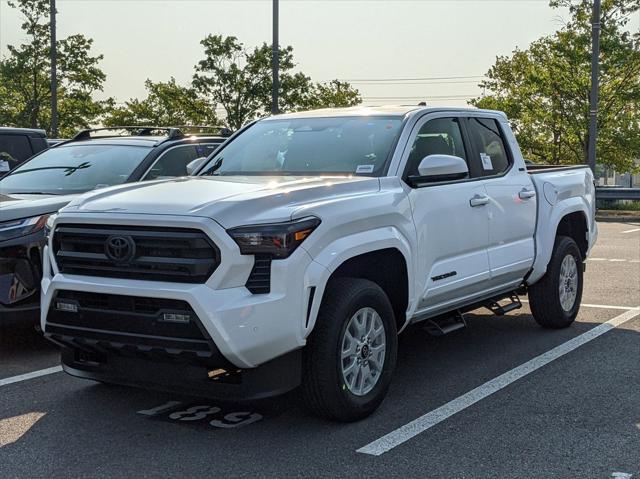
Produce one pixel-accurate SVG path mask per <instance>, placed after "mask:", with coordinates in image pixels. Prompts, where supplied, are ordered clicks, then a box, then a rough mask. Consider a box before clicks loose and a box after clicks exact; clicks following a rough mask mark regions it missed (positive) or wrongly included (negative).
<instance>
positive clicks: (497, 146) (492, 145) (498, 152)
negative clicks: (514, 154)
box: [469, 117, 509, 176]
mask: <svg viewBox="0 0 640 479" xmlns="http://www.w3.org/2000/svg"><path fill="white" fill-rule="evenodd" d="M469 134H470V136H471V141H472V142H473V145H474V146H475V149H476V151H477V152H478V155H479V158H474V159H473V161H474V163H476V165H478V167H477V168H476V169H477V171H478V172H479V174H478V175H476V176H493V175H499V174H501V173H504V172H505V171H507V169H508V168H509V155H508V154H507V149H506V147H505V142H504V140H503V138H502V132H501V130H500V125H499V124H498V122H497V121H496V120H493V119H490V118H473V117H472V118H469Z"/></svg>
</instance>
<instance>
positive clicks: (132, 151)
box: [0, 127, 231, 325]
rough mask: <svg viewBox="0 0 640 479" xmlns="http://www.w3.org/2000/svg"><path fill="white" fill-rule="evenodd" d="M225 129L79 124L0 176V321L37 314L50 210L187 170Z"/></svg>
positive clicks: (223, 136) (220, 139)
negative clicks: (75, 131) (72, 132)
mask: <svg viewBox="0 0 640 479" xmlns="http://www.w3.org/2000/svg"><path fill="white" fill-rule="evenodd" d="M211 130H215V133H217V134H211V133H207V131H211ZM230 134H231V132H230V131H229V130H227V129H225V128H222V129H221V128H219V127H180V128H156V127H121V128H109V129H107V128H100V129H93V130H84V131H81V132H80V133H78V134H77V135H76V136H75V137H74V138H73V139H71V140H68V141H63V142H61V143H59V144H56V145H54V146H52V147H51V148H49V149H48V150H45V151H42V152H41V153H39V154H37V155H36V156H34V157H33V158H31V159H30V160H28V161H25V162H24V163H22V164H21V165H20V166H18V167H17V168H15V169H14V170H12V171H11V172H10V173H8V174H7V175H6V176H4V177H2V179H0V325H1V324H2V323H3V321H4V320H6V319H13V318H15V319H19V320H34V319H36V318H38V316H39V307H40V294H39V290H40V288H39V286H40V279H41V276H42V271H41V264H42V248H43V246H44V243H45V240H44V230H45V226H46V223H47V219H48V218H49V216H50V215H51V214H52V213H55V212H56V211H58V210H59V209H60V208H62V207H63V206H65V205H66V204H67V203H69V202H70V201H71V200H72V199H73V198H74V197H75V196H77V195H79V194H81V193H85V192H87V191H91V190H95V189H98V188H104V187H107V186H114V185H119V184H123V183H129V182H134V181H146V180H159V179H164V178H171V177H176V176H186V175H187V174H188V171H187V165H189V163H192V162H194V160H196V159H198V158H202V157H206V156H208V155H209V154H210V153H212V152H213V151H214V150H215V149H216V148H218V146H219V145H220V144H221V143H222V142H223V141H225V139H226V137H227V136H229V135H230ZM189 169H191V167H190V168H189Z"/></svg>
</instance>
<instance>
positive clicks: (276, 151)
mask: <svg viewBox="0 0 640 479" xmlns="http://www.w3.org/2000/svg"><path fill="white" fill-rule="evenodd" d="M197 174H198V176H197V177H191V178H181V179H174V180H168V181H160V182H149V183H138V184H133V185H128V186H123V187H118V188H113V189H110V190H108V191H104V192H96V193H90V194H87V195H84V196H82V197H81V198H78V199H76V200H75V201H73V202H72V203H71V204H70V205H69V206H67V207H66V208H63V209H62V210H61V212H60V214H59V215H58V216H57V217H56V218H55V219H54V221H53V224H52V228H53V229H52V234H51V238H50V240H49V243H48V246H47V251H46V253H45V260H44V279H43V282H42V284H43V292H42V297H43V301H42V329H43V331H44V333H45V335H46V336H47V337H48V338H49V339H51V340H52V341H55V342H56V343H57V344H60V345H62V364H63V367H64V370H65V371H66V372H68V373H69V374H72V375H74V376H78V377H83V378H89V379H93V380H98V381H103V382H107V383H118V384H125V385H133V386H140V387H155V388H159V389H170V390H174V391H176V390H177V391H184V392H186V393H190V394H196V395H210V396H213V397H225V398H232V397H237V398H251V397H264V396H266V395H271V394H277V393H281V392H283V391H287V390H290V389H292V388H295V387H297V386H298V385H300V384H301V385H302V392H303V397H304V403H305V404H306V405H307V406H308V407H309V409H310V410H311V411H313V412H315V413H317V414H319V415H321V416H325V417H328V418H332V419H336V420H340V421H352V420H357V419H360V418H363V417H365V416H367V415H368V414H371V413H372V412H373V411H374V410H375V409H376V408H377V407H378V405H379V404H380V403H381V401H382V400H383V398H384V397H385V394H386V392H387V389H388V388H389V385H390V382H391V378H392V375H393V372H394V368H395V365H396V351H397V347H398V341H397V334H398V332H400V331H403V330H404V329H405V328H407V326H408V325H410V324H412V323H422V324H423V325H424V326H425V327H427V329H428V330H429V331H431V332H433V333H435V334H445V333H448V332H451V331H453V330H455V329H458V328H460V327H463V326H464V325H465V322H464V313H465V312H466V311H469V310H473V309H476V308H478V307H481V306H485V307H487V308H489V309H490V310H491V311H493V312H494V313H495V314H497V315H503V314H505V313H506V312H508V311H510V310H512V309H515V308H519V307H520V306H521V303H520V300H519V296H520V295H522V294H526V293H528V295H529V301H530V306H531V310H532V312H533V316H534V318H535V320H536V321H537V322H538V323H539V324H540V325H541V326H543V327H546V328H564V327H567V326H569V325H570V324H571V323H572V322H573V321H574V319H575V318H576V315H577V313H578V309H579V308H580V302H581V296H582V286H583V268H584V261H585V260H586V258H587V254H588V252H589V250H590V248H591V247H592V246H593V244H594V242H595V240H596V237H597V227H596V223H595V221H594V202H595V197H594V192H595V190H594V184H593V176H592V174H591V171H590V170H589V168H587V167H582V166H578V167H571V168H560V169H553V168H550V169H541V170H537V171H535V172H534V173H528V172H527V171H526V167H525V163H524V160H523V158H522V154H521V152H520V149H519V148H518V144H517V142H516V139H515V137H514V135H513V133H512V131H511V129H510V127H509V123H508V121H507V118H506V116H505V115H504V114H503V113H500V112H495V111H487V110H475V109H448V108H421V107H386V108H356V109H343V110H340V109H337V110H321V111H315V112H306V113H295V114H287V115H280V116H275V117H272V118H268V119H264V120H260V121H258V122H255V123H253V124H251V125H249V126H247V127H245V128H244V129H243V130H242V131H240V132H239V133H237V134H236V135H235V136H234V137H232V138H231V139H229V140H228V141H227V142H226V143H225V144H224V145H223V146H221V147H220V148H219V149H218V150H217V151H216V152H215V153H214V155H212V156H211V158H209V159H208V161H207V162H206V163H204V164H203V165H201V167H200V170H199V171H198V172H197ZM415 373H416V374H419V371H416V372H415Z"/></svg>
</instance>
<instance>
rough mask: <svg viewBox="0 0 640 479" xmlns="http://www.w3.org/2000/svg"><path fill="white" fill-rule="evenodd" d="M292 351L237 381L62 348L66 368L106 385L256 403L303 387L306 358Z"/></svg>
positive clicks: (185, 367)
mask: <svg viewBox="0 0 640 479" xmlns="http://www.w3.org/2000/svg"><path fill="white" fill-rule="evenodd" d="M301 352H302V351H301V350H297V351H293V352H291V353H288V354H285V355H284V356H281V357H279V358H276V359H274V360H272V361H270V362H268V363H265V364H263V365H262V366H260V367H258V368H255V369H245V370H242V371H238V370H235V371H233V372H234V380H233V381H229V382H226V381H224V380H216V379H214V378H213V377H212V372H213V371H212V370H211V369H209V368H207V367H203V366H199V365H193V364H178V363H174V362H170V363H163V362H157V361H154V360H151V359H141V358H130V357H124V356H120V355H100V354H78V350H77V349H74V348H72V347H63V348H62V366H63V369H64V370H65V372H67V373H68V374H70V375H72V376H76V377H80V378H84V379H92V380H94V381H100V382H105V383H112V384H120V385H123V386H133V387H138V388H144V389H153V390H159V391H168V392H173V393H179V394H187V395H190V396H199V397H207V398H215V399H219V400H231V401H241V400H254V399H262V398H266V397H271V396H277V395H280V394H284V393H286V392H288V391H291V390H292V389H295V388H296V387H297V386H299V384H300V379H301V367H302V354H301Z"/></svg>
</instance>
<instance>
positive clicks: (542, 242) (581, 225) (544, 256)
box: [527, 198, 596, 284]
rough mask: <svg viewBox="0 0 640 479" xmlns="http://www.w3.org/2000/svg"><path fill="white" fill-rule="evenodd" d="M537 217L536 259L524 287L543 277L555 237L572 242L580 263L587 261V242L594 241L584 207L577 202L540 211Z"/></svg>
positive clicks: (572, 200)
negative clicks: (576, 245) (569, 239)
mask: <svg viewBox="0 0 640 479" xmlns="http://www.w3.org/2000/svg"><path fill="white" fill-rule="evenodd" d="M561 206H562V207H561ZM539 214H540V216H541V217H540V218H538V228H539V229H538V231H536V258H535V261H534V264H533V268H532V271H531V274H530V275H529V277H528V278H527V284H533V283H535V282H536V281H538V280H539V279H540V278H542V276H544V274H545V273H546V271H547V267H548V265H549V261H550V260H551V255H552V252H553V248H554V245H555V242H556V238H557V236H558V235H561V236H569V237H570V238H572V239H573V240H574V241H575V242H576V243H577V244H578V248H579V249H580V253H581V255H582V259H583V260H585V259H586V257H587V253H588V251H589V248H590V246H591V244H590V241H594V240H595V235H594V233H595V231H596V230H594V231H593V232H592V231H591V230H590V222H589V218H590V215H589V213H588V208H587V205H585V204H584V203H582V202H580V201H579V198H572V199H571V201H570V202H569V201H567V202H566V203H564V204H563V203H559V204H558V205H556V206H555V207H550V208H548V209H543V210H542V211H540V212H539ZM594 225H595V223H594ZM594 228H595V226H594Z"/></svg>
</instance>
